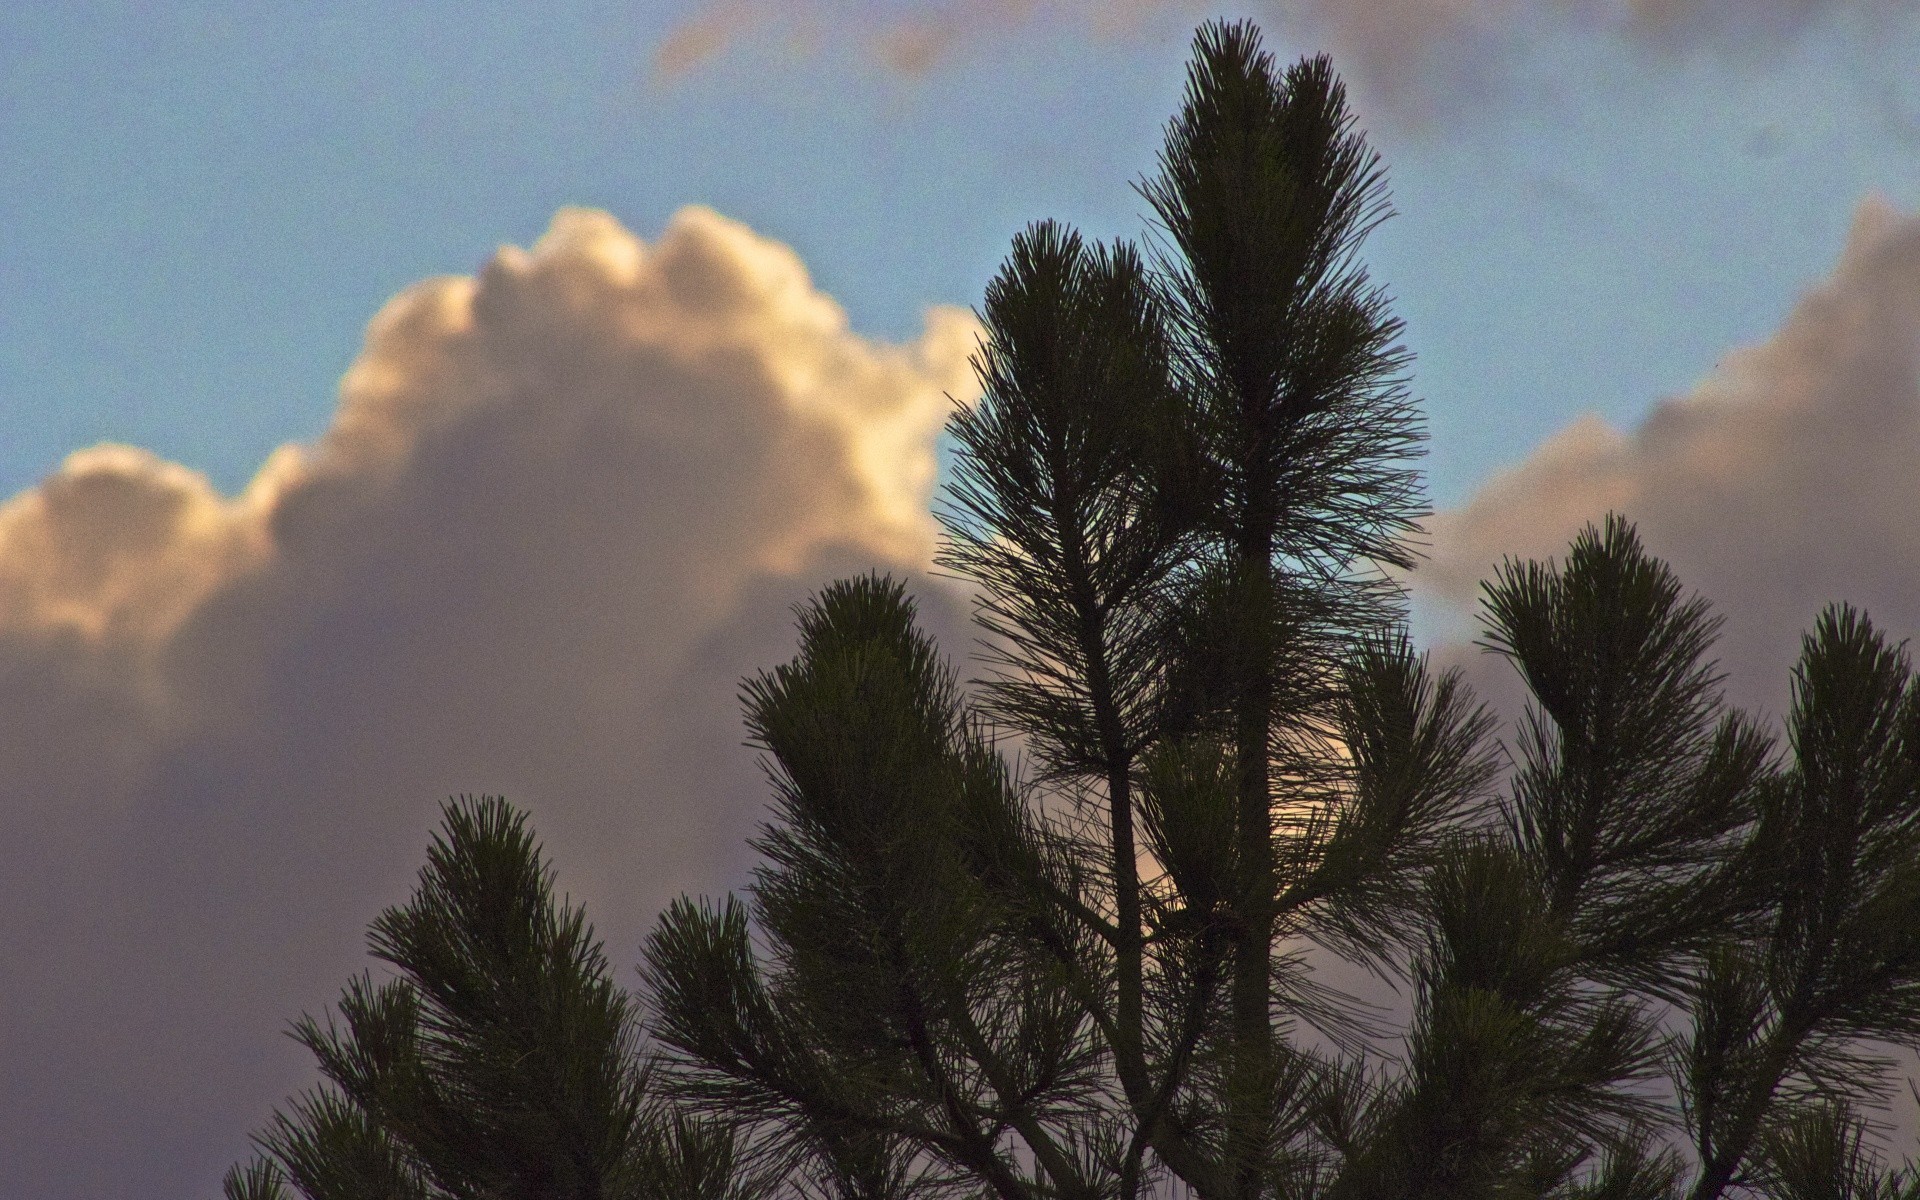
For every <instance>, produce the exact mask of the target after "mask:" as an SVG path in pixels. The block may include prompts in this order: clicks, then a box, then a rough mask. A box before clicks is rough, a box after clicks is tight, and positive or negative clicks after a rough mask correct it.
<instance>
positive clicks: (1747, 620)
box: [1413, 200, 1920, 712]
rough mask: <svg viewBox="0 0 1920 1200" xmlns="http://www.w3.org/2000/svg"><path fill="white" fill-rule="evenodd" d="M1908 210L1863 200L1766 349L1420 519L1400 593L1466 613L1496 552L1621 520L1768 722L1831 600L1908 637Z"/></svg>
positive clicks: (1915, 301) (1912, 438) (1916, 377)
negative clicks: (1633, 419)
mask: <svg viewBox="0 0 1920 1200" xmlns="http://www.w3.org/2000/svg"><path fill="white" fill-rule="evenodd" d="M1917 464H1920V216H1913V215H1903V214H1901V213H1898V212H1896V211H1895V210H1894V209H1892V208H1891V207H1890V206H1888V205H1887V204H1886V203H1884V202H1882V201H1879V200H1869V201H1867V202H1866V203H1864V204H1863V205H1862V206H1861V208H1860V209H1859V211H1858V213H1857V215H1856V217H1855V220H1854V225H1853V230H1852V233H1851V235H1850V237H1849V240H1848V243H1847V247H1846V250H1845V252H1844V253H1843V255H1842V257H1841V259H1840V263H1839V265H1838V267H1837V268H1836V269H1835V271H1834V273H1833V275H1832V276H1831V277H1830V278H1829V279H1828V280H1826V281H1825V282H1824V283H1823V284H1821V285H1820V286H1819V287H1817V288H1814V289H1813V290H1812V291H1810V292H1809V293H1808V294H1807V295H1806V296H1805V297H1803V298H1802V299H1801V300H1800V302H1799V303H1798V304H1797V305H1796V307H1795V308H1794V309H1793V311H1792V313H1791V314H1790V316H1789V317H1788V319H1787V320H1786V322H1785V324H1784V325H1783V326H1782V327H1781V328H1780V329H1779V330H1778V331H1777V332H1775V333H1774V334H1773V335H1772V336H1771V337H1769V338H1768V339H1767V340H1766V341H1764V342H1761V343H1759V344H1758V345H1754V346H1751V347H1748V348H1745V349H1742V350H1739V351H1736V352H1735V353H1732V354H1730V355H1728V356H1727V357H1726V358H1725V359H1724V360H1722V362H1721V364H1720V365H1719V367H1718V368H1717V369H1716V370H1715V371H1714V372H1713V374H1712V375H1711V376H1710V377H1709V378H1707V379H1706V380H1705V381H1704V382H1702V383H1701V384H1700V385H1699V386H1698V387H1696V388H1695V389H1694V390H1693V391H1692V392H1691V393H1689V394H1688V395H1685V396H1681V397H1678V398H1675V399H1671V400H1668V401H1666V402H1664V403H1662V404H1660V405H1659V406H1657V407H1656V408H1655V409H1654V410H1653V411H1652V413H1651V414H1650V415H1648V417H1647V418H1646V419H1645V420H1644V421H1643V422H1642V423H1641V424H1640V425H1639V426H1638V427H1637V428H1635V429H1633V430H1631V431H1628V432H1622V431H1619V430H1616V429H1613V428H1611V427H1609V426H1608V425H1606V424H1605V423H1603V422H1601V421H1600V420H1599V419H1598V418H1595V417H1587V418H1584V419H1582V420H1581V421H1579V422H1577V423H1575V424H1574V425H1572V426H1569V427H1568V428H1566V429H1564V430H1562V431H1561V432H1560V433H1559V434H1557V435H1556V436H1555V437H1553V438H1552V439H1551V440H1549V441H1548V442H1547V443H1546V444H1545V445H1543V446H1542V447H1540V448H1539V449H1538V450H1536V451H1535V452H1534V453H1533V454H1532V455H1531V456H1530V457H1528V458H1527V459H1526V460H1525V461H1524V462H1522V463H1520V464H1519V465H1518V466H1516V467H1514V468H1513V469H1511V470H1509V471H1507V472H1505V473H1503V474H1501V475H1499V476H1498V477H1496V478H1494V479H1493V480H1491V481H1490V482H1488V483H1487V484H1486V485H1484V486H1483V487H1482V488H1481V489H1480V490H1479V492H1478V493H1476V494H1475V495H1474V496H1473V497H1472V498H1471V500H1470V501H1469V502H1468V503H1466V504H1465V505H1463V506H1461V507H1460V508H1457V509H1454V510H1451V511H1448V512H1443V513H1441V514H1439V515H1438V517H1437V518H1436V519H1435V520H1434V521H1433V522H1432V524H1431V529H1432V537H1433V550H1432V559H1431V561H1430V562H1428V563H1427V564H1425V565H1423V566H1422V567H1421V568H1420V570H1418V571H1416V572H1415V573H1414V576H1413V582H1414V586H1415V587H1416V589H1418V590H1419V591H1420V592H1422V593H1423V594H1425V595H1426V596H1427V597H1429V598H1432V599H1437V600H1439V601H1441V602H1444V603H1447V604H1451V605H1453V606H1455V607H1457V608H1463V609H1464V608H1467V607H1470V606H1471V605H1472V604H1473V603H1474V598H1475V594H1476V588H1477V583H1478V581H1479V580H1480V579H1482V578H1484V577H1486V575H1487V574H1488V573H1489V572H1490V571H1491V569H1492V568H1493V566H1494V564H1495V563H1497V562H1498V561H1499V560H1500V558H1501V557H1502V556H1505V555H1513V556H1519V557H1535V558H1543V557H1546V556H1548V555H1552V554H1556V553H1558V552H1560V551H1561V550H1562V549H1563V548H1564V546H1565V544H1566V542H1567V540H1568V539H1569V538H1570V537H1571V536H1572V535H1573V533H1574V532H1575V531H1576V530H1577V529H1578V528H1579V527H1580V526H1581V525H1582V524H1583V523H1585V522H1588V521H1595V520H1598V519H1599V518H1600V517H1601V516H1602V515H1604V514H1605V513H1606V512H1607V511H1609V510H1613V511H1619V512H1623V513H1625V514H1626V515H1627V516H1628V517H1630V518H1631V519H1633V520H1634V521H1635V522H1636V523H1637V524H1638V525H1639V527H1640V530H1641V533H1642V534H1643V535H1644V537H1645V538H1646V541H1647V543H1648V545H1649V548H1650V549H1651V550H1652V551H1653V552H1654V553H1657V554H1659V555H1661V556H1663V557H1665V558H1667V559H1668V560H1669V561H1670V562H1672V563H1673V565H1674V567H1675V569H1676V570H1677V571H1678V572H1679V574H1680V576H1681V578H1682V580H1683V581H1685V582H1686V583H1687V584H1688V585H1689V586H1690V587H1693V588H1695V589H1698V590H1699V591H1700V592H1701V593H1703V594H1704V595H1706V596H1707V597H1708V598H1709V599H1711V600H1713V601H1714V602H1715V603H1716V605H1717V607H1718V608H1719V610H1720V611H1721V612H1723V613H1724V614H1726V616H1727V618H1728V620H1727V628H1726V632H1725V635H1724V636H1723V638H1722V640H1721V644H1720V654H1721V656H1722V658H1723V661H1724V663H1725V664H1726V666H1727V667H1728V669H1729V670H1730V672H1731V673H1732V683H1733V685H1734V690H1735V692H1736V694H1737V695H1738V696H1739V697H1740V698H1741V699H1743V700H1746V701H1748V702H1751V703H1758V704H1761V705H1764V706H1766V707H1768V708H1770V709H1772V710H1773V711H1776V712H1777V711H1779V709H1780V707H1781V705H1782V704H1783V703H1784V701H1785V698H1786V680H1787V670H1788V667H1789V666H1790V665H1791V663H1792V661H1793V658H1794V657H1795V656H1796V655H1797V653H1798V647H1799V641H1798V639H1799V635H1800V633H1801V632H1802V631H1803V630H1805V629H1806V628H1808V627H1809V626H1810V625H1811V624H1812V623H1813V619H1814V617H1815V616H1816V615H1817V614H1818V612H1819V610H1820V608H1821V607H1822V606H1823V605H1824V604H1826V603H1827V602H1829V601H1839V600H1844V601H1849V602H1851V603H1854V604H1856V605H1859V606H1862V607H1864V608H1865V609H1867V610H1868V612H1869V613H1870V614H1871V615H1872V616H1873V617H1874V618H1875V620H1876V621H1877V622H1879V623H1880V624H1881V625H1882V626H1883V627H1885V628H1887V629H1889V630H1890V631H1891V632H1892V633H1893V635H1894V636H1896V637H1906V636H1909V635H1912V634H1914V633H1916V632H1920V586H1916V584H1917V583H1920V522H1916V521H1915V519H1914V514H1915V512H1916V504H1915V498H1916V490H1915V470H1916V465H1917Z"/></svg>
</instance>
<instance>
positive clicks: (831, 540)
mask: <svg viewBox="0 0 1920 1200" xmlns="http://www.w3.org/2000/svg"><path fill="white" fill-rule="evenodd" d="M974 332H975V326H974V324H973V321H972V318H971V317H970V316H968V315H967V314H965V313H962V312H959V311H957V310H948V309H941V310H935V311H933V312H931V313H930V314H929V315H928V317H927V323H926V327H925V331H924V333H923V334H922V336H920V337H919V338H918V339H917V340H914V341H912V342H910V343H907V344H903V345H889V344H882V343H877V342H873V341H869V340H867V339H865V338H862V337H860V336H858V335H857V334H855V333H853V332H852V331H850V330H849V329H848V327H847V322H846V318H845V316H844V314H843V313H842V311H841V309H840V308H839V306H838V305H836V304H835V303H834V302H833V300H832V299H831V298H829V297H828V296H826V295H823V294H822V293H821V292H819V291H818V290H816V289H815V288H814V287H813V285H812V283H811V282H810V281H809V279H808V276H807V273H806V271H805V269H804V267H803V266H802V264H801V263H800V261H799V260H798V258H797V257H796V256H795V255H794V254H793V253H792V252H791V251H790V250H788V249H787V248H785V247H784V246H781V245H779V244H777V243H774V242H772V241H769V240H767V239H765V238H763V237H760V236H758V235H756V234H754V233H753V232H751V231H749V230H747V229H746V228H744V227H742V226H740V225H738V224H735V223H733V222H731V221H728V220H726V219H724V218H722V217H720V216H718V215H716V214H714V213H712V212H709V211H706V210H703V209H688V210H685V211H682V212H681V213H680V214H678V215H677V216H675V217H674V218H673V220H672V221H671V223H670V224H669V225H668V227H667V229H666V231H665V232H664V234H663V235H662V236H661V237H660V238H659V239H658V240H657V241H656V242H654V243H652V244H644V243H642V242H641V241H640V240H638V239H637V238H635V237H634V236H633V235H632V234H630V233H628V232H627V231H626V230H624V229H623V228H621V227H620V226H619V224H617V223H616V222H615V221H614V220H613V218H611V217H609V216H607V215H606V214H604V213H598V212H590V211H584V210H568V211H564V212H562V213H560V214H559V215H558V216H557V217H556V218H555V220H554V222H553V225H552V228H551V230H550V231H549V232H548V233H547V234H546V236H544V237H543V238H542V239H540V241H539V242H538V243H537V244H536V245H535V246H534V247H533V248H532V249H531V250H527V251H522V250H518V249H513V248H507V249H503V250H501V251H500V252H499V253H498V254H497V255H496V256H495V257H494V258H493V260H492V261H491V262H490V263H488V264H487V266H486V267H485V269H484V270H482V271H481V272H480V273H479V274H478V275H477V276H475V277H473V278H446V279H436V280H430V281H428V282H425V283H421V284H419V285H417V286H415V287H413V288H411V289H409V290H408V291H406V292H405V293H403V294H401V295H400V296H398V297H397V298H395V299H394V300H393V301H392V302H391V303H390V304H388V305H387V306H386V308H385V310H384V311H382V312H381V313H380V314H379V316H378V317H377V318H375V320H374V321H373V322H372V324H371V326H370V328H369V330H368V334H367V340H366V346H365V349H364V351H363V353H362V354H361V355H360V357H359V359H358V360H357V361H356V362H355V363H354V364H353V366H352V368H351V369H350V370H349V371H348V372H347V373H346V376H345V379H344V381H343V383H342V387H341V394H340V407H339V410H338V413H337V415H336V417H335V419H334V421H333V423H332V426H331V428H330V429H329V430H328V432H327V433H326V434H325V436H324V437H323V438H322V439H321V440H320V441H319V442H317V443H316V444H314V445H312V446H309V447H301V448H287V449H283V450H282V451H280V452H278V453H277V454H276V455H275V456H274V457H273V458H272V459H271V460H270V461H269V462H268V463H267V464H266V466H265V467H264V468H263V469H262V470H261V472H260V474H259V476H258V478H256V479H255V480H254V481H253V483H252V484H251V485H250V486H249V488H248V489H247V490H246V491H245V492H244V493H243V494H241V495H239V496H237V497H226V496H222V495H220V494H218V493H217V492H216V491H215V490H214V489H213V488H212V487H211V486H210V485H209V484H208V482H207V481H206V480H205V479H204V478H203V477H201V476H199V475H197V474H195V473H193V472H191V471H188V470H186V469H184V468H182V467H180V466H177V465H175V464H171V463H167V462H163V461H161V460H159V459H158V458H156V457H154V456H153V455H151V454H148V453H146V452H144V451H141V450H137V449H133V448H129V447H119V446H103V447H97V448H94V449H91V450H86V451H83V452H81V453H78V454H75V455H74V456H72V457H71V458H70V459H68V460H67V462H66V463H65V465H64V466H63V467H62V468H61V469H60V470H59V471H58V472H57V473H55V474H54V475H53V476H52V477H51V478H49V479H47V480H46V481H45V482H43V483H42V484H41V485H40V486H38V487H36V488H34V489H32V490H31V491H28V492H26V493H24V494H22V495H20V496H17V497H15V498H14V499H13V500H12V501H10V502H8V503H7V504H6V505H5V506H4V507H0V726H3V727H4V728H5V729H6V730H7V735H8V736H7V737H6V738H5V739H4V740H0V813H4V814H5V817H6V823H7V833H6V836H5V837H4V838H0V946H4V947H5V948H6V955H7V963H6V968H5V970H4V972H0V1012H4V1013H5V1014H6V1017H5V1020H6V1037H5V1038H4V1039H0V1162H5V1163H6V1164H7V1167H6V1174H7V1189H8V1190H9V1192H10V1193H15V1192H17V1193H18V1194H21V1195H35V1196H49V1197H81V1196H89V1197H90V1196H111V1195H142V1196H152V1197H161V1198H165V1197H173V1196H179V1197H185V1196H189V1195H193V1196H203V1195H207V1194H211V1192H212V1190H213V1189H214V1186H215V1184H216V1182H217V1179H218V1174H219V1172H220V1171H221V1170H222V1169H224V1165H225V1164H226V1163H227V1162H228V1161H231V1160H232V1159H233V1158H235V1157H238V1156H240V1155H241V1154H242V1153H243V1152H244V1151H245V1141H244V1139H245V1135H246V1133H247V1132H248V1131H249V1130H250V1129H252V1128H254V1127H256V1126H257V1125H258V1124H259V1122H260V1121H261V1120H262V1119H263V1118H264V1117H265V1116H266V1114H267V1112H268V1109H269V1107H270V1106H271V1105H272V1104H273V1103H275V1102H277V1101H278V1100H279V1099H280V1098H281V1097H283V1096H284V1095H286V1094H287V1093H288V1092H289V1091H291V1090H292V1089H294V1088H295V1087H297V1086H301V1085H303V1084H304V1082H305V1081H306V1079H307V1078H308V1073H309V1069H308V1067H307V1064H306V1063H305V1062H304V1061H303V1056H302V1055H301V1053H300V1052H299V1051H298V1049H297V1048H296V1047H294V1046H293V1045H292V1044H291V1043H290V1042H287V1041H286V1039H284V1038H282V1037H281V1036H280V1031H281V1030H282V1029H283V1028H284V1027H285V1024H286V1022H287V1021H288V1020H289V1019H290V1018H292V1017H293V1016H295V1015H297V1014H298V1013H299V1012H300V1011H302V1010H303V1009H306V1010H314V1009H317V1008H319V1007H320V1006H321V1005H323V1004H325V1003H327V1002H329V1001H330V1000H331V999H332V997H333V996H334V995H335V994H336V992H337V989H338V987H339V985H340V984H341V983H342V982H344V980H345V978H346V976H347V975H348V974H349V973H350V972H351V971H354V970H358V969H359V968H360V967H361V966H362V965H363V963H364V958H363V957H362V953H361V942H360V935H361V931H362V930H363V928H364V926H365V923H366V922H367V921H368V920H369V919H370V918H371V917H372V916H373V915H374V914H375V913H376V912H377V911H378V909H379V908H380V906H381V905H383V904H385V903H388V902H391V901H392V900H395V899H397V898H399V897H400V896H401V895H402V894H404V890H405V888H406V886H407V884H408V883H409V881H410V879H411V877H412V873H413V871H414V870H415V869H416V868H417V866H418V863H419V861H420V859H421V855H422V852H423V849H424V846H425V842H426V837H427V834H428V832H429V830H430V829H431V827H432V826H433V824H434V822H435V819H436V805H437V804H438V802H439V801H440V800H442V799H444V798H445V797H446V796H448V795H450V794H454V793H460V792H479V791H492V792H504V793H506V794H508V795H509V796H511V797H512V798H514V799H515V800H516V801H519V802H521V803H523V804H525V805H526V806H528V807H530V808H531V809H532V811H533V813H534V818H535V823H536V826H537V828H538V829H539V830H540V832H541V833H542V834H543V836H544V837H545V838H546V840H547V843H548V845H549V846H550V848H551V850H552V852H553V856H554V858H555V860H556V861H557V862H558V863H559V865H560V867H561V881H562V883H563V885H564V886H565V887H566V888H568V889H569V890H570V891H571V892H572V893H573V894H574V895H575V896H577V897H580V898H582V899H583V900H585V902H586V903H587V904H588V905H589V911H590V912H591V913H592V915H593V916H594V917H595V918H596V920H597V921H598V922H599V925H600V929H601V932H602V933H603V934H604V935H605V936H606V937H607V940H608V947H609V951H610V953H611V955H612V957H613V959H614V961H615V962H616V963H622V964H624V963H631V962H632V961H633V959H634V958H635V956H636V948H637V945H638V942H639V939H640V937H641V935H642V933H643V932H644V929H645V925H646V923H647V921H649V920H650V919H651V915H652V913H653V911H654V910H655V908H656V907H657V906H658V905H659V904H660V903H662V902H663V901H664V900H666V899H667V898H669V897H671V896H673V895H675V894H678V893H679V892H681V891H683V890H689V889H692V890H701V889H705V890H713V889H716V888H723V887H726V886H728V885H729V884H730V883H732V882H733V881H735V880H737V879H739V878H740V876H741V873H742V871H743V870H744V868H745V865H746V857H745V856H746V853H747V852H746V850H745V848H744V846H743V840H744V837H745V835H746V834H747V833H748V832H749V831H750V829H751V827H752V825H753V824H754V823H755V822H756V821H757V820H758V818H759V816H760V813H761V811H762V809H763V806H764V802H765V790H764V787H763V786H762V782H761V779H760V777H759V774H758V770H757V768H756V766H755V763H754V758H753V755H752V754H751V753H750V752H749V751H747V750H746V749H744V748H743V747H742V746H741V745H740V744H739V743H740V732H739V722H738V717H737V709H736V702H735V688H736V686H737V683H738V680H739V679H740V677H741V676H742V675H743V674H745V673H747V672H749V671H751V670H754V669H757V668H759V667H762V666H765V665H768V664H770V663H771V662H773V661H776V660H777V659H778V658H779V657H780V656H782V655H783V654H785V653H787V652H788V644H789V643H788V639H789V632H788V631H789V630H790V628H791V623H792V622H791V617H790V614H789V613H788V607H789V606H790V605H791V604H792V603H794V602H796V601H798V600H800V599H802V598H804V597H805V595H806V594H807V593H808V592H809V591H810V590H812V589H813V588H814V587H817V586H818V585H819V584H820V583H821V582H824V581H825V580H826V579H828V578H830V577H832V576H834V575H838V574H847V573H852V572H856V571H861V570H866V569H871V568H874V567H881V568H885V569H891V570H894V571H896V572H900V571H904V572H908V573H911V572H913V571H914V570H915V569H916V568H920V567H922V566H924V564H925V563H926V562H927V561H928V556H929V553H930V549H931V546H932V539H933V529H932V526H931V522H930V519H929V517H928V509H927V497H928V493H929V491H930V490H931V487H932V485H933V480H934V474H935V469H936V464H935V458H934V438H935V436H936V432H937V430H938V428H939V427H940V425H941V423H942V421H943V420H944V418H945V416H946V414H947V412H948V410H949V406H950V403H951V401H950V400H949V396H950V395H951V396H956V397H960V398H962V399H964V398H966V397H968V396H969V395H970V389H971V388H972V375H971V371H970V369H969V367H968V365H967V356H968V354H969V352H970V351H971V349H972V347H973V344H974V343H973V337H974ZM917 590H918V591H919V593H920V595H921V596H922V599H923V603H924V604H925V606H926V608H927V611H928V615H929V618H930V623H931V624H932V625H934V626H935V628H936V630H937V631H939V632H941V633H942V634H944V636H945V640H947V642H948V644H950V645H959V644H961V643H960V642H959V639H960V638H962V637H963V636H964V635H963V634H962V633H959V632H957V630H959V629H960V628H961V625H960V621H959V617H958V614H957V606H956V605H955V604H954V603H953V602H952V601H951V600H949V599H948V598H947V597H948V593H946V592H945V591H943V590H942V589H941V588H939V587H937V586H933V585H929V584H928V583H927V582H926V581H925V580H924V579H922V580H921V581H920V582H919V583H918V584H917Z"/></svg>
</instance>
